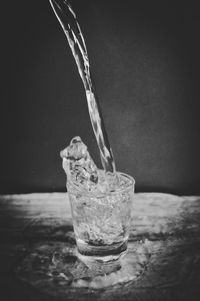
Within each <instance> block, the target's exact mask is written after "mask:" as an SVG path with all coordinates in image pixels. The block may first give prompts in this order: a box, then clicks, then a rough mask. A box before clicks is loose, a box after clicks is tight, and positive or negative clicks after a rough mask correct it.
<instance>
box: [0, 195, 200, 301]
mask: <svg viewBox="0 0 200 301" xmlns="http://www.w3.org/2000/svg"><path fill="white" fill-rule="evenodd" d="M131 213H132V224H131V225H132V226H131V234H130V242H129V245H130V246H134V245H135V246H138V244H139V242H140V243H141V245H147V246H148V250H149V259H148V262H147V264H146V265H145V269H144V271H143V273H142V274H141V275H140V277H138V278H136V279H132V280H130V281H128V282H125V283H123V282H122V283H118V284H116V285H112V286H109V285H108V286H107V287H104V288H103V289H98V288H95V287H90V288H87V287H71V286H70V284H69V285H65V287H64V289H63V286H62V289H61V286H59V285H60V284H59V285H58V286H56V282H55V281H54V282H52V280H51V282H50V276H48V277H49V278H48V281H47V279H46V278H45V279H43V278H42V279H41V275H39V272H38V274H37V273H36V274H33V273H34V272H35V270H37V268H36V267H35V262H34V266H33V258H36V257H34V256H36V255H35V254H36V253H37V255H38V254H39V253H41V252H44V250H47V249H45V248H47V246H48V250H50V249H52V248H54V249H55V246H56V248H58V246H59V247H60V246H65V244H66V245H68V246H69V245H70V244H71V245H73V246H74V245H75V240H74V233H73V227H72V219H71V212H70V205H69V200H68V197H67V194H65V193H51V194H49V193H42V194H36V193H35V194H24V195H6V196H5V195H4V196H0V234H1V240H0V286H1V290H0V292H1V293H0V300H2V301H4V300H21V301H23V300H27V301H33V300H37V301H41V300H48V301H51V300H54V301H56V300H113V301H114V300H154V301H155V300H162V301H165V300H200V197H199V196H182V197H180V196H175V195H170V194H162V193H138V194H135V197H134V200H133V207H132V212H131ZM45 246H46V247H45ZM31 260H32V262H31V264H32V265H31V264H29V263H30V262H29V261H31ZM34 260H35V259H34ZM28 262H29V263H28ZM33 268H34V271H33V270H31V269H33ZM30 271H31V272H30ZM40 272H41V271H40ZM40 274H41V273H40ZM37 277H40V278H37ZM108 281H109V278H108ZM42 283H43V285H42ZM44 283H45V284H44ZM52 283H53V285H54V286H53V288H52Z"/></svg>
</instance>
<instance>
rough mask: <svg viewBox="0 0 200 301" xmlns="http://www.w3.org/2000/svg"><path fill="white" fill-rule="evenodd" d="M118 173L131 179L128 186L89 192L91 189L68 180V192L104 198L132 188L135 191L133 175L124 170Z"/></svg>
mask: <svg viewBox="0 0 200 301" xmlns="http://www.w3.org/2000/svg"><path fill="white" fill-rule="evenodd" d="M117 174H118V175H121V176H123V177H126V178H128V179H129V183H128V185H127V186H126V187H121V188H118V189H116V190H110V191H107V192H102V193H98V194H96V193H95V192H89V191H86V190H83V189H82V190H81V188H80V186H78V185H76V184H74V183H73V182H71V181H68V180H67V193H70V194H72V195H77V194H81V195H84V196H88V197H95V198H102V197H105V196H109V195H115V194H119V193H122V192H125V191H129V190H131V189H133V191H134V188H135V179H134V178H133V177H132V176H130V175H128V174H126V173H124V172H120V171H118V172H117Z"/></svg>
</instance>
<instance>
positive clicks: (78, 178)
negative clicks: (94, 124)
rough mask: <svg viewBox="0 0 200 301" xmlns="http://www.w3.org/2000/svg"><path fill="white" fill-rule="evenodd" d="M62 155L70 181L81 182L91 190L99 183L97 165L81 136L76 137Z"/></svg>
mask: <svg viewBox="0 0 200 301" xmlns="http://www.w3.org/2000/svg"><path fill="white" fill-rule="evenodd" d="M60 155H61V157H62V159H63V168H64V170H65V173H66V175H67V178H68V180H69V181H72V182H73V183H76V184H78V185H80V184H81V185H83V186H84V187H83V188H86V189H87V190H89V191H90V190H92V188H93V187H94V185H97V183H98V172H97V167H96V165H95V163H94V161H93V160H92V158H91V156H90V154H89V152H88V150H87V146H86V145H85V144H84V143H83V141H82V140H81V138H80V137H78V136H77V137H74V138H73V139H72V140H71V142H70V145H69V146H68V147H66V148H65V149H64V150H62V151H61V152H60Z"/></svg>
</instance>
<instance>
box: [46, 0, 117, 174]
mask: <svg viewBox="0 0 200 301" xmlns="http://www.w3.org/2000/svg"><path fill="white" fill-rule="evenodd" d="M49 2H50V4H51V6H52V8H53V11H54V13H55V15H56V17H57V19H58V21H59V23H60V25H61V27H62V29H63V31H64V33H65V35H66V37H67V40H68V43H69V46H70V48H71V51H72V54H73V56H74V59H75V61H76V64H77V67H78V72H79V74H80V77H81V79H82V82H83V85H84V88H85V92H86V98H87V104H88V110H89V115H90V120H91V123H92V128H93V131H94V134H95V137H96V140H97V144H98V147H99V150H100V156H101V162H102V165H103V168H104V170H105V171H106V172H112V173H115V171H116V168H115V162H114V158H113V154H112V150H111V147H110V144H109V140H108V136H107V132H106V129H105V125H104V121H103V117H102V114H101V109H100V105H99V102H98V99H97V95H96V92H95V88H94V83H93V81H92V76H91V72H90V63H89V58H88V53H87V48H86V44H85V40H84V38H83V34H82V31H81V28H80V25H79V23H78V21H77V18H76V15H75V13H74V11H73V10H72V7H71V5H70V4H69V1H67V0H49Z"/></svg>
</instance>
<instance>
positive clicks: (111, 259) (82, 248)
mask: <svg viewBox="0 0 200 301" xmlns="http://www.w3.org/2000/svg"><path fill="white" fill-rule="evenodd" d="M126 253H127V240H126V241H124V242H120V243H115V244H112V245H106V246H105V245H103V246H93V245H89V244H87V243H86V242H84V241H82V240H80V239H78V240H77V254H76V255H77V257H78V258H79V259H80V260H81V261H82V262H84V263H85V264H86V265H87V266H88V267H89V269H92V270H95V271H96V273H97V274H101V275H105V274H110V273H112V272H115V271H117V270H119V269H120V268H121V265H120V259H121V257H123V256H124V255H125V254H126Z"/></svg>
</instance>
